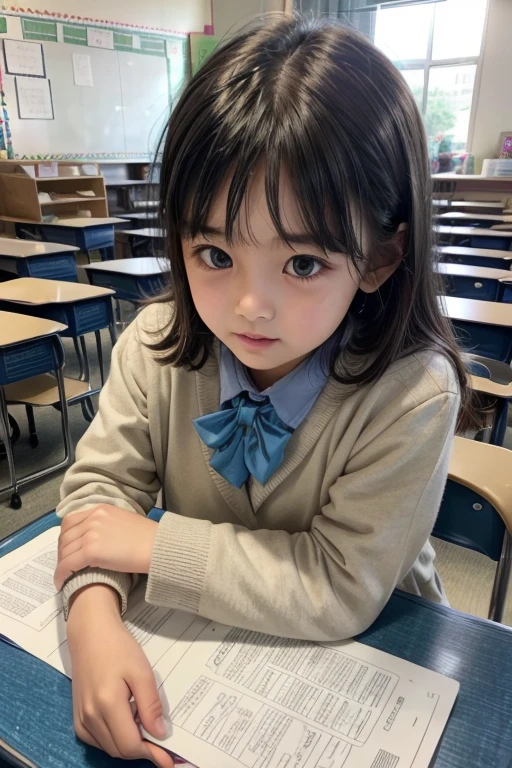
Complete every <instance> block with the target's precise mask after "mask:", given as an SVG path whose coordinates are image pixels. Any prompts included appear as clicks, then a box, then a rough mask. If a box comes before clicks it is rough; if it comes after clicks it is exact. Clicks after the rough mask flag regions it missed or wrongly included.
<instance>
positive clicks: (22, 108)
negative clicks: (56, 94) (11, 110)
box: [14, 77, 54, 120]
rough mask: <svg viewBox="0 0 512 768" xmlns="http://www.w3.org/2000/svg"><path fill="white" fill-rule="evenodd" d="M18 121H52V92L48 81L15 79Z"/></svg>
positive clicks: (34, 78) (31, 78)
mask: <svg viewBox="0 0 512 768" xmlns="http://www.w3.org/2000/svg"><path fill="white" fill-rule="evenodd" d="M14 81H15V85H16V98H17V100H18V116H19V118H20V120H53V119H54V114H53V101H52V90H51V86H50V81H49V80H42V79H41V78H38V77H15V78H14Z"/></svg>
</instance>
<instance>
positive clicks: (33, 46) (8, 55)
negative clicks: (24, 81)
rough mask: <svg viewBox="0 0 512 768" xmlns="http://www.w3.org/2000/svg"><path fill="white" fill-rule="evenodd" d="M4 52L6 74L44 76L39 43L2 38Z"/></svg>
mask: <svg viewBox="0 0 512 768" xmlns="http://www.w3.org/2000/svg"><path fill="white" fill-rule="evenodd" d="M4 54H5V64H6V72H7V74H8V75H31V76H33V77H45V76H46V73H45V66H44V56H43V46H42V45H41V43H29V42H26V41H25V40H4Z"/></svg>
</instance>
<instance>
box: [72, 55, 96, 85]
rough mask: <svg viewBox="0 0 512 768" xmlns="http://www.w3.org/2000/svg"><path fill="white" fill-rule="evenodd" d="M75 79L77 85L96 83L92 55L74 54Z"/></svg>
mask: <svg viewBox="0 0 512 768" xmlns="http://www.w3.org/2000/svg"><path fill="white" fill-rule="evenodd" d="M73 79H74V82H75V85H83V86H89V87H92V86H93V85H94V82H93V79H92V68H91V57H90V56H88V55H87V54H81V53H74V54H73Z"/></svg>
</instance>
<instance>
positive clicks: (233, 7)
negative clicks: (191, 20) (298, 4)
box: [213, 0, 285, 38]
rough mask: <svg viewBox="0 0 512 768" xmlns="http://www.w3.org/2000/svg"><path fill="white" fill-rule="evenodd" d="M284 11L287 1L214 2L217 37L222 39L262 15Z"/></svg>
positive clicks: (241, 0) (234, 0) (218, 0)
mask: <svg viewBox="0 0 512 768" xmlns="http://www.w3.org/2000/svg"><path fill="white" fill-rule="evenodd" d="M284 9H285V0H213V23H214V27H215V35H216V36H217V37H221V38H222V37H224V35H226V34H228V33H229V32H232V31H234V30H235V29H236V28H237V27H239V26H243V24H245V23H247V22H249V21H251V19H254V18H255V17H256V16H259V15H261V14H262V13H270V12H272V11H284Z"/></svg>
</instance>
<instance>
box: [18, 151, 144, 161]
mask: <svg viewBox="0 0 512 768" xmlns="http://www.w3.org/2000/svg"><path fill="white" fill-rule="evenodd" d="M16 160H59V161H60V162H64V161H67V162H69V161H70V160H76V161H80V162H82V161H84V160H91V161H96V162H98V161H99V162H101V161H102V160H103V161H105V160H139V161H140V162H148V163H149V162H151V157H150V155H149V154H148V153H147V152H146V153H143V152H89V153H88V154H87V153H81V152H66V153H60V152H58V153H55V154H49V155H16Z"/></svg>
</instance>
